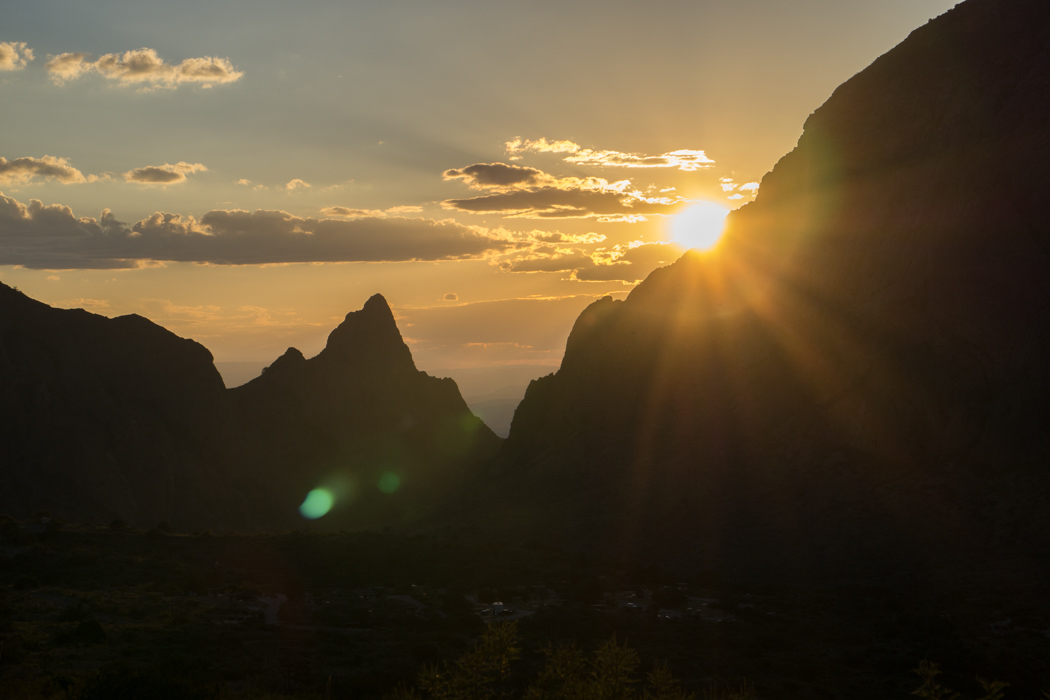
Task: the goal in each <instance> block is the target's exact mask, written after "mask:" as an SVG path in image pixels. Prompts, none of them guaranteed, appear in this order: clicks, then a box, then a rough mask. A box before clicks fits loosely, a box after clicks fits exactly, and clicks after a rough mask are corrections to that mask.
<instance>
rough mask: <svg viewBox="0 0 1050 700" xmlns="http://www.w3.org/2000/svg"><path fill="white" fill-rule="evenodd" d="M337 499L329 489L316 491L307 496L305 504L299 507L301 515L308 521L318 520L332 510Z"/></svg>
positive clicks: (304, 500)
mask: <svg viewBox="0 0 1050 700" xmlns="http://www.w3.org/2000/svg"><path fill="white" fill-rule="evenodd" d="M333 503H335V498H334V497H333V496H332V493H331V492H330V491H329V490H328V489H314V490H313V491H311V492H310V493H308V494H306V498H305V499H303V504H302V505H301V506H299V514H300V515H301V516H303V517H304V518H306V519H307V520H317V519H318V518H320V517H321V516H322V515H324V514H325V513H327V512H328V511H330V510H331V509H332V504H333Z"/></svg>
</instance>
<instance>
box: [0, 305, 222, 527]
mask: <svg viewBox="0 0 1050 700" xmlns="http://www.w3.org/2000/svg"><path fill="white" fill-rule="evenodd" d="M224 394H225V388H224V387H223V384H222V379H221V378H220V377H219V375H218V372H216V371H215V368H214V366H213V365H212V358H211V353H209V352H208V351H207V350H206V349H205V348H204V347H203V346H201V345H199V344H197V343H195V342H193V341H191V340H186V339H184V338H179V337H178V336H176V335H174V334H173V333H170V332H168V331H166V330H165V329H163V328H161V327H160V326H157V325H156V324H153V323H151V322H150V321H148V320H146V319H145V318H142V317H140V316H135V315H131V316H121V317H119V318H114V319H108V318H104V317H102V316H97V315H94V314H91V313H88V312H86V311H83V310H80V309H78V310H63V309H53V308H51V307H49V306H47V305H45V304H41V303H40V302H37V301H34V300H32V299H29V298H28V297H26V296H25V295H23V294H22V293H20V292H18V291H16V290H14V289H11V288H10V287H7V286H5V285H0V445H2V446H3V449H2V451H3V460H4V464H3V470H2V472H0V479H2V481H3V484H2V488H0V509H2V510H3V512H7V513H13V514H19V513H31V512H33V511H35V510H45V511H49V512H52V513H54V514H55V515H59V514H61V517H63V518H69V519H78V520H81V519H91V520H103V521H106V522H108V521H110V520H113V519H118V518H119V519H124V520H126V521H128V522H137V523H142V524H148V525H150V526H152V525H155V524H156V523H157V522H159V521H176V520H178V521H185V522H194V523H196V522H213V521H215V519H214V518H213V517H212V516H211V514H212V513H215V512H223V511H225V512H230V511H236V510H238V506H237V504H238V503H240V502H241V499H240V498H239V497H238V490H237V489H236V488H234V487H233V483H234V482H235V481H236V480H237V477H236V475H235V474H233V473H231V471H230V470H231V468H232V467H231V465H232V464H235V463H231V462H227V461H226V460H225V459H224V458H223V456H222V454H221V450H219V449H217V444H218V443H219V442H221V433H222V426H223V425H224V424H225V423H227V422H228V421H229V418H230V416H229V411H228V407H227V405H226V401H225V396H224ZM223 504H225V505H223ZM231 504H232V505H231Z"/></svg>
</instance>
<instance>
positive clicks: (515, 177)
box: [442, 163, 556, 189]
mask: <svg viewBox="0 0 1050 700" xmlns="http://www.w3.org/2000/svg"><path fill="white" fill-rule="evenodd" d="M442 176H443V177H444V178H445V179H446V180H457V179H459V180H463V182H464V183H466V185H467V186H468V187H470V188H471V189H489V188H493V189H516V188H521V187H541V186H544V185H552V184H554V183H555V181H556V179H555V178H554V177H552V176H550V175H548V174H547V173H545V172H543V171H542V170H537V169H536V168H526V167H524V166H521V165H507V164H506V163H475V164H474V165H468V166H467V167H465V168H458V169H455V168H450V169H448V170H446V171H445V172H444V173H442Z"/></svg>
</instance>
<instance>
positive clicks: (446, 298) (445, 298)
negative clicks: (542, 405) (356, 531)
mask: <svg viewBox="0 0 1050 700" xmlns="http://www.w3.org/2000/svg"><path fill="white" fill-rule="evenodd" d="M441 301H459V295H458V294H456V293H455V292H449V293H448V294H446V295H445V296H443V297H441Z"/></svg>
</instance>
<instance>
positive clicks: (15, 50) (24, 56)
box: [0, 41, 33, 71]
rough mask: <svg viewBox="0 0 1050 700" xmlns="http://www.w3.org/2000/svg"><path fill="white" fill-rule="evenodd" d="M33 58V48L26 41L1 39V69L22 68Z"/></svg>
mask: <svg viewBox="0 0 1050 700" xmlns="http://www.w3.org/2000/svg"><path fill="white" fill-rule="evenodd" d="M32 60H33V49H31V48H29V47H28V46H26V43H25V42H24V41H0V71H9V70H22V69H23V68H25V67H26V64H27V63H29V62H30V61H32Z"/></svg>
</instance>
